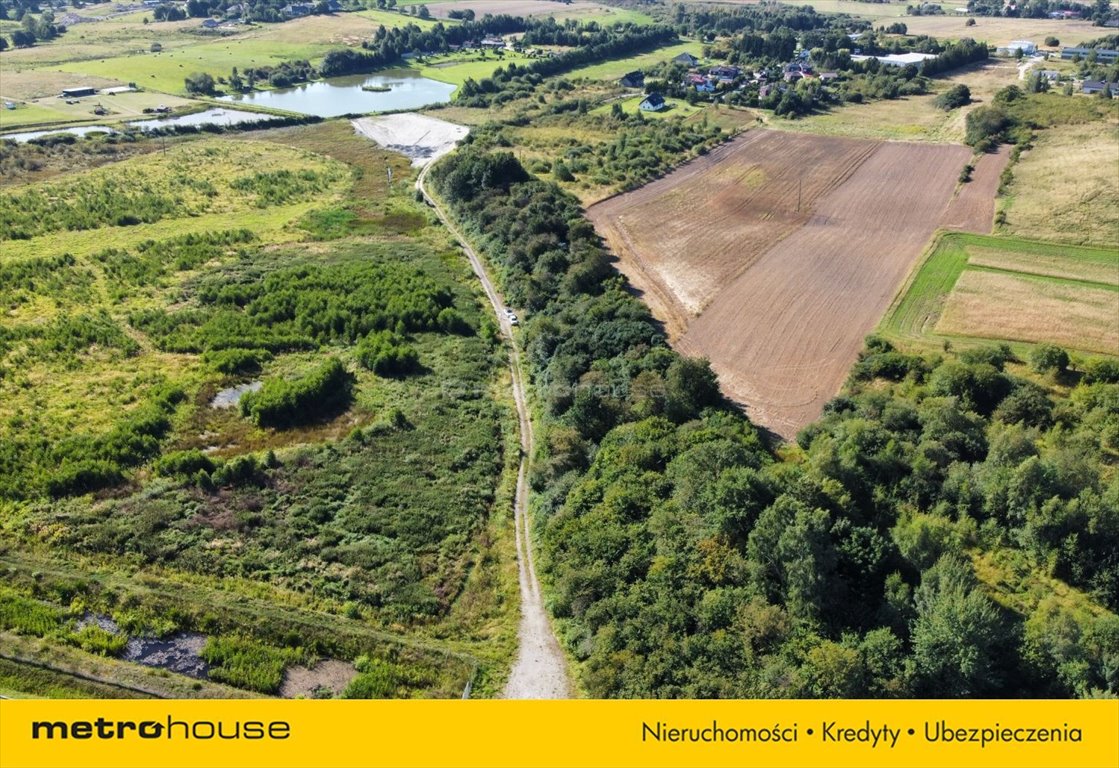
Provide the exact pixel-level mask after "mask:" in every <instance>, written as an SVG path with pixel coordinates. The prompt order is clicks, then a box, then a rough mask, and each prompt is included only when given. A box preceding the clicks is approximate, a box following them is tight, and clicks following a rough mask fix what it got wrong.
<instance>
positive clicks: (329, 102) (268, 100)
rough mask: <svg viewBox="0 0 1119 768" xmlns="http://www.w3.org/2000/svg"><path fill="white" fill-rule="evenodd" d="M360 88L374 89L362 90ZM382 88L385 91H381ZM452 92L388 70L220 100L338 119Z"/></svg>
mask: <svg viewBox="0 0 1119 768" xmlns="http://www.w3.org/2000/svg"><path fill="white" fill-rule="evenodd" d="M362 86H365V87H366V88H373V89H376V90H363V88H362ZM385 88H387V89H388V90H381V89H385ZM454 90H455V86H454V85H451V84H450V83H441V82H439V81H438V80H432V79H431V78H427V77H420V76H419V75H418V74H416V73H415V70H391V71H388V72H382V73H380V74H377V75H352V76H349V77H332V78H330V79H329V80H320V81H318V82H315V83H304V84H303V85H297V86H294V87H292V88H277V89H276V90H273V91H253V92H252V93H242V94H237V95H234V96H222V97H221V98H222V100H223V101H232V102H242V101H243V102H251V103H252V104H256V105H257V106H261V107H273V108H275V109H284V110H287V111H289V112H298V113H300V114H305V115H318V116H319V117H338V116H339V115H347V114H362V113H365V112H387V111H390V110H397V109H417V108H419V107H422V106H425V105H427V104H444V103H446V102H448V101H450V100H451V94H452V93H454Z"/></svg>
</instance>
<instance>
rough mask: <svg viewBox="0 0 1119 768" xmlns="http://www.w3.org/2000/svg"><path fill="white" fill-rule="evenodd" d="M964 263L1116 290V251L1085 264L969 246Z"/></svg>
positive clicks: (1118, 272)
mask: <svg viewBox="0 0 1119 768" xmlns="http://www.w3.org/2000/svg"><path fill="white" fill-rule="evenodd" d="M968 264H971V265H974V266H978V267H994V268H996V269H1005V270H1008V271H1010V272H1032V273H1033V274H1035V275H1048V276H1050V277H1064V278H1072V279H1075V280H1088V281H1090V282H1093V283H1104V284H1106V285H1114V286H1116V287H1119V252H1117V253H1115V254H1114V256H1113V257H1112V258H1110V259H1106V260H1104V261H1089V260H1076V259H1069V258H1065V257H1063V256H1056V255H1044V254H1037V253H1016V252H1014V251H1000V250H995V249H993V248H979V247H975V246H973V247H972V248H971V249H970V250H969V252H968Z"/></svg>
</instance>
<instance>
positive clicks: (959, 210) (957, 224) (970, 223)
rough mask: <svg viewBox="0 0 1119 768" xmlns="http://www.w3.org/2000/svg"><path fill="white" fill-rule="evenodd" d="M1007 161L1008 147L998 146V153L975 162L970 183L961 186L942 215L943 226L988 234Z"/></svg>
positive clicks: (993, 219)
mask: <svg viewBox="0 0 1119 768" xmlns="http://www.w3.org/2000/svg"><path fill="white" fill-rule="evenodd" d="M1009 162H1010V145H1009V144H1000V145H999V148H998V151H997V152H988V153H985V154H983V155H980V157H979V160H978V161H977V162H975V163H974V165H975V170H974V171H972V174H971V181H969V182H968V183H966V184H961V185H960V188H959V191H958V192H957V193H956V196H955V197H954V198H952V202H951V203H950V204H949V205H948V210H947V212H945V214H944V227H945V228H946V229H958V230H961V231H964V232H975V233H976V234H980V235H989V234H991V228H992V227H993V226H994V222H995V193H996V192H998V189H999V178H1000V177H1001V176H1002V172H1003V170H1005V168H1006V165H1007V163H1009Z"/></svg>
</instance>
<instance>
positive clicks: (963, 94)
mask: <svg viewBox="0 0 1119 768" xmlns="http://www.w3.org/2000/svg"><path fill="white" fill-rule="evenodd" d="M934 103H935V104H936V105H937V106H938V107H940V108H941V109H943V110H945V111H950V110H953V109H956V108H958V107H963V106H966V105H968V104H970V103H971V89H970V88H968V87H967V86H966V85H964V84H963V83H960V84H959V85H953V86H952V87H951V88H949V89H948V90H947V91H945V92H944V93H942V94H940V95H939V96H937V97H936V101H935V102H934Z"/></svg>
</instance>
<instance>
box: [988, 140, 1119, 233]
mask: <svg viewBox="0 0 1119 768" xmlns="http://www.w3.org/2000/svg"><path fill="white" fill-rule="evenodd" d="M1006 221H1007V226H1006V228H1007V231H1009V232H1011V233H1013V234H1016V235H1021V236H1023V237H1029V238H1032V239H1035V240H1056V241H1060V242H1066V243H1077V244H1085V245H1109V246H1117V245H1119V125H1115V124H1114V123H1112V124H1101V123H1095V124H1091V125H1076V126H1065V127H1059V128H1050V129H1049V130H1046V131H1042V132H1041V133H1040V135H1039V136H1038V138H1037V142H1036V144H1035V147H1034V148H1033V149H1032V150H1030V151H1029V152H1025V153H1023V155H1022V159H1021V160H1020V161H1019V163H1018V164H1017V165H1016V166H1015V167H1014V181H1013V182H1012V183H1011V185H1010V190H1009V200H1008V202H1007V205H1006Z"/></svg>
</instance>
